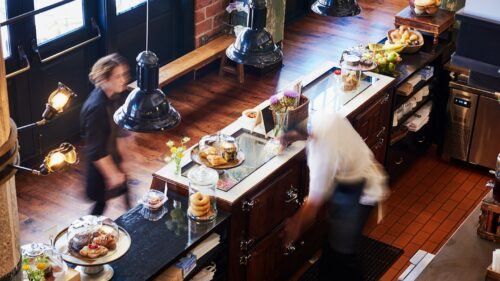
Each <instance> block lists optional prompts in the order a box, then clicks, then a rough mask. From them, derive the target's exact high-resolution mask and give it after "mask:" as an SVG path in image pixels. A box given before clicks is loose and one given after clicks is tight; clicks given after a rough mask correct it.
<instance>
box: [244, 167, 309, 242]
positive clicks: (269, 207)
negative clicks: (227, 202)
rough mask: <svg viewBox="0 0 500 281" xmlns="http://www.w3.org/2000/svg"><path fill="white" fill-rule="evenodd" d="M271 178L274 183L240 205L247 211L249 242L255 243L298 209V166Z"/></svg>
mask: <svg viewBox="0 0 500 281" xmlns="http://www.w3.org/2000/svg"><path fill="white" fill-rule="evenodd" d="M272 177H273V178H274V180H273V181H272V182H271V183H270V184H268V185H264V186H262V188H261V191H260V192H259V193H258V194H257V195H255V196H253V197H251V198H250V199H249V200H244V201H243V203H242V204H243V206H242V208H243V209H244V210H246V211H247V212H248V216H247V218H248V220H247V231H246V233H247V239H248V240H249V241H258V240H259V239H260V238H262V237H263V236H264V235H265V234H267V233H268V232H269V231H271V230H272V229H273V228H275V227H276V226H277V225H279V224H280V223H281V221H283V219H285V218H286V217H289V216H291V215H292V214H293V213H294V212H295V211H296V209H297V207H298V200H299V198H298V197H299V191H300V189H301V188H300V187H299V180H300V171H299V167H298V163H292V164H291V165H288V166H287V167H286V168H285V170H284V171H283V172H278V174H277V175H272Z"/></svg>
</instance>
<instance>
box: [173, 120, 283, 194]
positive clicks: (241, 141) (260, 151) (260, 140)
mask: <svg viewBox="0 0 500 281" xmlns="http://www.w3.org/2000/svg"><path fill="white" fill-rule="evenodd" d="M232 137H233V138H234V139H235V142H236V143H237V146H238V148H239V150H241V151H242V152H243V153H244V154H245V161H244V162H243V163H242V164H241V165H240V166H238V167H235V168H231V169H226V170H221V171H219V180H218V181H217V189H219V190H222V191H228V190H230V189H231V188H233V187H234V186H235V185H236V184H238V183H239V182H241V181H242V180H243V179H245V178H246V177H248V176H249V175H250V174H252V173H253V172H255V171H256V170H257V169H258V168H259V167H261V166H262V165H264V164H265V163H266V162H268V161H269V160H270V159H271V158H273V157H274V155H275V154H273V153H272V152H270V151H269V150H267V149H266V144H267V142H268V141H267V139H266V138H265V137H264V136H263V135H261V134H258V133H255V132H250V131H248V130H246V129H240V130H239V131H237V132H236V133H234V134H233V135H232ZM196 167H199V165H198V164H197V163H195V162H194V161H192V162H190V163H189V164H187V165H186V166H184V167H183V168H182V174H181V175H182V176H184V177H187V176H188V173H189V171H190V170H192V169H194V168H196Z"/></svg>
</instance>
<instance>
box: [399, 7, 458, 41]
mask: <svg viewBox="0 0 500 281" xmlns="http://www.w3.org/2000/svg"><path fill="white" fill-rule="evenodd" d="M454 22H455V13H453V12H450V11H446V10H443V9H439V10H438V11H437V13H436V14H435V15H434V16H433V17H418V16H416V15H415V13H413V12H412V11H411V7H410V6H408V7H406V8H405V9H403V10H402V11H400V12H399V13H398V14H397V15H396V16H395V18H394V25H395V26H396V27H399V26H400V25H407V26H410V27H413V28H415V29H418V30H420V31H423V32H428V33H431V34H432V35H433V36H434V44H437V43H438V41H439V35H440V34H441V33H443V32H444V31H446V30H448V29H449V28H450V27H451V26H452V25H453V23H454Z"/></svg>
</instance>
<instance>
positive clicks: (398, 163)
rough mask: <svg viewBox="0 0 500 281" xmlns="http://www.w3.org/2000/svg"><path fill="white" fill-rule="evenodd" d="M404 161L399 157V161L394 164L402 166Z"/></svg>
mask: <svg viewBox="0 0 500 281" xmlns="http://www.w3.org/2000/svg"><path fill="white" fill-rule="evenodd" d="M404 161H405V159H404V158H403V156H401V157H399V160H398V161H395V162H394V164H396V165H401V164H403V162H404Z"/></svg>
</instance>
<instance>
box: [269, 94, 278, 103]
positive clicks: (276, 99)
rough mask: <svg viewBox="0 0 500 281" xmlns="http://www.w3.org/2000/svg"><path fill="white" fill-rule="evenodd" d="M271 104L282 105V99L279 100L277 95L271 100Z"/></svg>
mask: <svg viewBox="0 0 500 281" xmlns="http://www.w3.org/2000/svg"><path fill="white" fill-rule="evenodd" d="M269 102H270V103H271V105H278V104H280V99H279V98H278V96H277V95H272V96H271V97H270V98H269Z"/></svg>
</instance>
